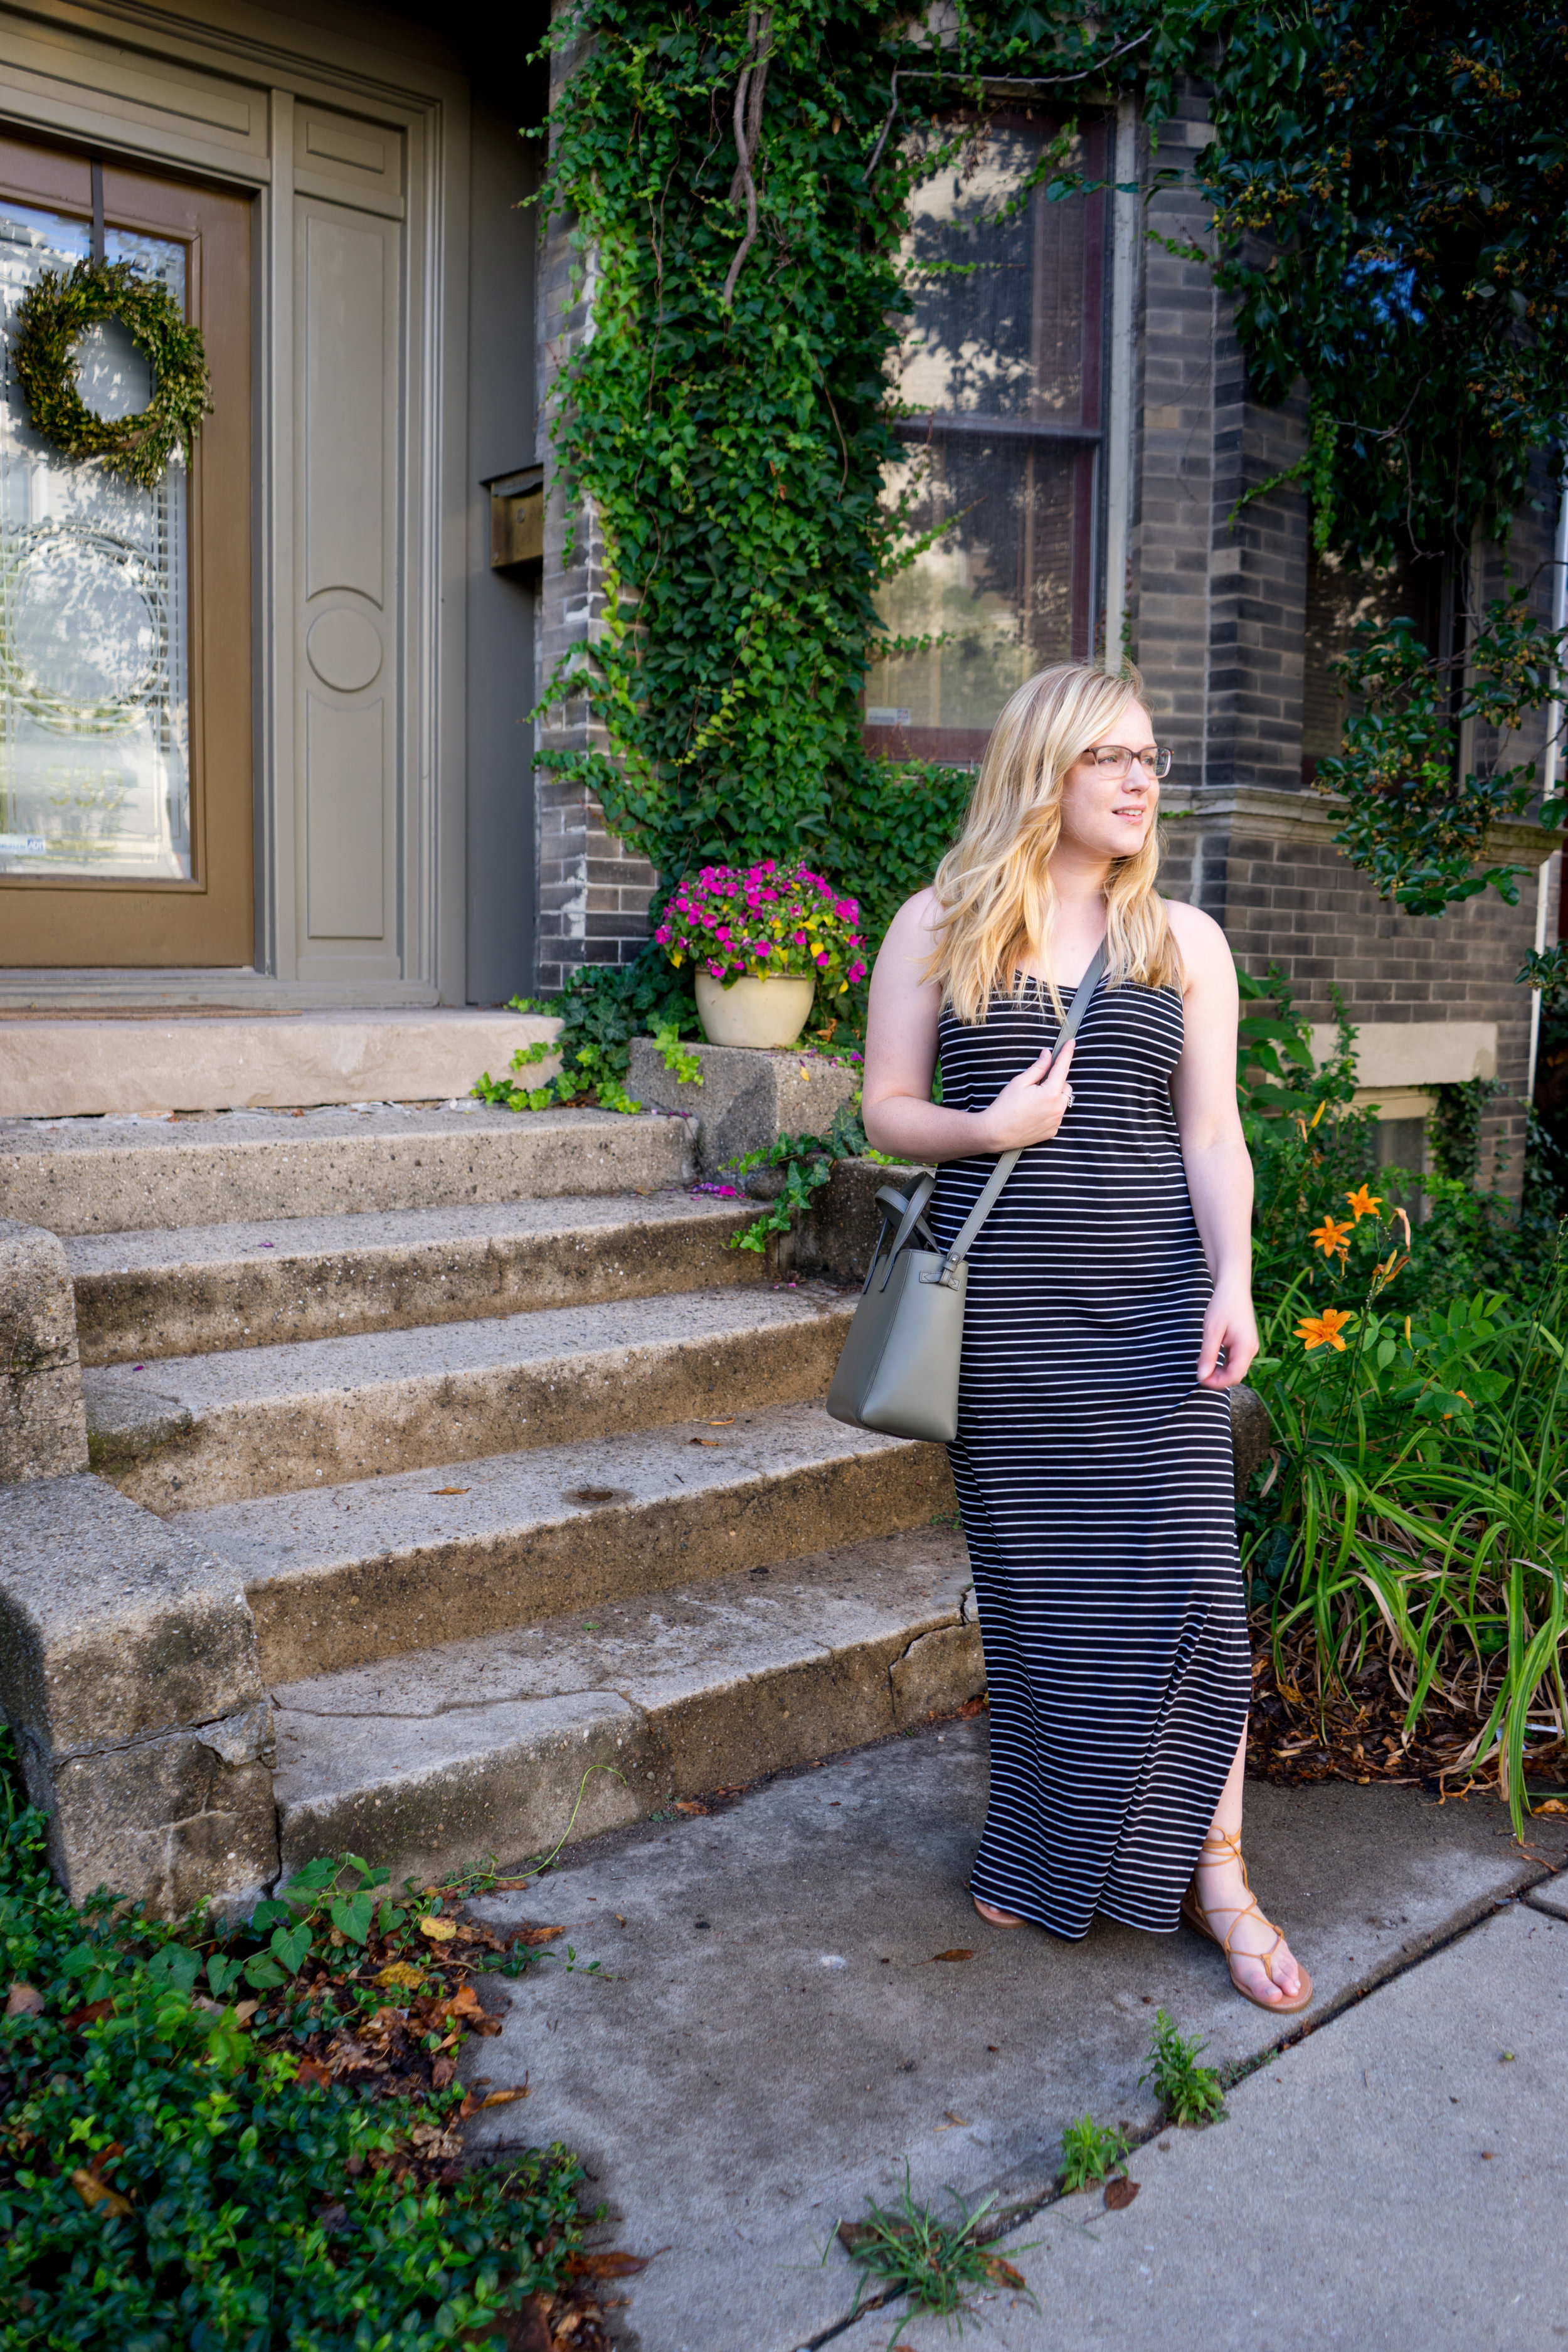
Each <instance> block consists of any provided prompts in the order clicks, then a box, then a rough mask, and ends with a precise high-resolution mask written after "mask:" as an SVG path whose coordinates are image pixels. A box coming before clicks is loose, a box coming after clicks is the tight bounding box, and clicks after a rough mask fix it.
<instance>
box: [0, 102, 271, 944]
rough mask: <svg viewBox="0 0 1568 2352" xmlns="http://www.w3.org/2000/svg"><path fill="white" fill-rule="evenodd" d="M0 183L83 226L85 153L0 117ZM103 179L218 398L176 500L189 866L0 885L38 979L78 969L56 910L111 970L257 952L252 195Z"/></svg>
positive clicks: (164, 181) (7, 928) (0, 879)
mask: <svg viewBox="0 0 1568 2352" xmlns="http://www.w3.org/2000/svg"><path fill="white" fill-rule="evenodd" d="M0 142H3V143H0V189H3V190H4V191H5V193H6V194H8V195H10V196H12V197H14V198H15V200H16V202H17V203H19V204H22V205H38V206H40V207H41V208H43V209H45V210H47V211H51V212H55V213H58V214H59V215H62V216H63V217H65V218H66V219H75V220H78V221H87V222H90V220H91V218H92V210H93V196H92V178H91V164H90V162H89V157H88V155H87V153H86V152H85V151H83V150H80V149H72V148H67V147H65V146H63V145H60V144H57V143H55V142H49V143H47V144H45V143H42V142H36V141H34V140H28V141H26V142H24V141H22V140H20V139H18V138H16V135H15V129H14V126H12V125H9V124H7V125H5V126H4V127H3V128H0ZM101 190H102V202H103V215H104V220H105V223H106V225H107V226H108V227H110V228H111V229H114V228H129V229H140V230H143V231H145V232H146V233H148V234H149V235H151V236H158V237H163V238H165V239H168V240H169V241H171V242H173V243H176V244H179V245H182V246H183V247H184V250H185V255H186V276H185V286H186V303H187V309H188V312H189V315H190V316H191V317H192V319H194V320H196V321H198V322H199V323H200V325H201V327H202V329H203V332H204V335H205V341H206V345H207V350H208V354H209V357H210V359H211V361H212V362H213V368H214V383H215V391H216V404H215V407H214V411H213V415H212V416H211V418H210V420H209V421H208V422H207V423H206V425H205V428H204V430H203V431H202V432H201V433H200V434H199V435H198V436H197V438H196V444H195V451H194V453H193V462H192V464H191V466H190V468H189V471H188V475H187V492H186V506H185V534H184V535H185V551H184V556H185V564H186V582H187V589H186V606H187V611H188V614H189V622H188V626H189V644H188V649H187V650H188V662H187V672H186V676H187V686H186V691H187V694H188V697H189V702H188V716H189V753H190V796H191V873H190V875H189V876H188V877H178V878H176V877H141V876H127V875H104V874H93V873H90V872H89V873H82V874H40V875H28V874H26V873H20V874H17V873H11V874H6V875H3V876H0V938H5V940H6V941H7V943H8V946H12V947H13V952H14V953H15V957H16V961H17V962H19V963H26V961H28V960H29V957H30V956H31V957H32V958H35V959H36V960H37V964H38V967H39V968H40V969H45V970H48V969H57V968H59V967H61V966H62V965H63V966H68V965H69V964H71V963H73V962H75V963H80V962H82V961H84V959H83V958H82V957H81V956H80V955H72V954H71V953H70V952H69V951H67V952H66V953H64V954H61V953H59V952H58V951H55V950H56V944H57V939H58V929H59V926H60V920H61V918H62V917H63V918H65V919H67V920H68V921H70V922H71V923H72V924H73V927H74V929H75V930H76V932H77V934H78V939H79V938H80V935H81V934H82V933H83V932H84V931H85V932H86V933H87V935H88V937H89V939H91V938H96V939H97V940H98V944H99V949H100V955H101V957H102V958H103V959H105V960H110V959H112V961H114V962H115V963H116V964H117V965H119V966H121V968H125V969H132V970H134V969H137V968H145V967H146V966H148V965H154V966H155V965H158V964H174V965H178V964H190V963H194V962H196V961H205V962H206V963H208V964H223V963H229V964H232V963H234V962H236V961H239V960H240V959H241V958H248V957H249V956H251V955H252V954H253V953H254V943H253V939H252V928H253V901H254V885H253V854H252V853H253V840H252V836H253V833H254V829H255V828H254V815H253V802H254V786H253V775H252V769H253V761H252V739H253V734H254V730H253V727H252V723H251V698H252V680H251V675H250V668H251V657H252V650H253V637H254V631H253V628H252V625H251V615H250V603H251V597H252V594H253V593H254V584H255V583H254V571H255V566H254V563H253V562H252V558H251V549H250V531H251V523H252V513H251V504H252V502H251V499H250V495H249V484H250V463H251V460H250V405H251V403H250V384H251V378H252V373H253V369H252V362H251V348H250V341H251V329H252V324H253V320H252V306H251V303H250V299H249V287H248V275H249V265H250V258H251V252H250V248H251V246H252V244H253V242H254V239H253V236H252V231H251V220H250V215H251V212H252V209H253V205H254V202H255V199H254V196H253V194H251V192H250V191H249V190H240V189H234V188H224V189H217V190H214V189H212V188H211V187H210V185H204V184H201V183H196V182H193V181H192V180H191V178H190V177H189V175H188V174H184V173H182V174H179V175H178V176H176V175H174V174H172V173H168V172H167V170H166V169H165V170H162V171H158V172H150V171H149V170H148V169H147V168H146V167H145V166H144V165H137V166H134V167H128V166H127V164H126V163H125V161H124V159H117V160H116V161H115V162H114V163H111V164H110V165H109V166H108V168H107V169H106V170H105V171H104V173H103V177H102V181H101ZM220 207H221V209H220ZM226 468H227V469H236V470H239V471H241V473H242V475H243V479H242V481H241V482H240V483H239V484H238V485H237V488H235V490H234V492H233V494H232V496H231V497H229V498H228V499H225V498H224V496H223V492H222V488H221V487H220V485H221V482H222V479H223V476H224V473H225V469H226ZM209 599H210V602H209ZM226 609H227V610H233V609H243V611H244V614H245V616H246V629H245V635H244V640H243V642H242V643H241V644H238V645H236V644H234V643H233V642H231V641H230V639H229V637H228V635H226V633H225V632H224V630H223V629H222V627H221V626H219V627H216V628H214V627H211V626H208V625H207V621H208V617H209V614H211V615H213V616H215V617H216V616H221V614H223V613H224V611H225V610H226ZM73 899H74V900H75V904H74V905H72V904H71V901H72V900H73ZM14 943H18V944H19V952H18V951H16V945H14ZM72 944H74V942H70V941H68V943H67V950H69V947H70V946H71V945H72ZM40 950H43V952H40ZM224 950H228V952H227V953H225V952H224Z"/></svg>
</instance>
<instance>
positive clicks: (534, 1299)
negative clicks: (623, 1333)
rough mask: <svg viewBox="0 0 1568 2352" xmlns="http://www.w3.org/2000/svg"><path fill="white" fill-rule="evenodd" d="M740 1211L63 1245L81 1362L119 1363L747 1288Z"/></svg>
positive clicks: (315, 1222) (534, 1206) (661, 1196)
mask: <svg viewBox="0 0 1568 2352" xmlns="http://www.w3.org/2000/svg"><path fill="white" fill-rule="evenodd" d="M756 1213H757V1212H756V1209H755V1206H754V1205H753V1204H752V1203H750V1202H742V1204H741V1205H740V1206H739V1207H737V1206H736V1204H735V1203H734V1202H728V1201H716V1200H710V1199H700V1200H693V1199H691V1197H690V1195H689V1193H688V1192H686V1191H685V1190H684V1189H682V1190H681V1191H679V1192H656V1193H653V1194H652V1195H651V1196H649V1197H647V1198H639V1197H638V1196H637V1194H636V1193H629V1194H622V1193H616V1192H610V1193H603V1194H597V1195H595V1194H592V1193H590V1194H588V1195H586V1196H583V1197H573V1196H570V1195H568V1196H566V1197H564V1198H559V1199H554V1200H549V1201H500V1202H486V1203H483V1204H471V1205H469V1206H468V1207H465V1208H456V1209H395V1210H386V1211H377V1210H370V1211H363V1212H361V1213H359V1214H357V1215H353V1216H342V1217H275V1218H271V1219H268V1220H266V1221H264V1222H262V1223H247V1224H226V1225H194V1226H192V1225H187V1226H182V1227H179V1228H177V1229H176V1230H174V1231H161V1230H156V1229H154V1230H153V1231H152V1232H144V1233H131V1234H71V1235H70V1236H69V1237H68V1239H67V1240H66V1242H65V1244H64V1247H65V1254H66V1263H67V1265H68V1266H69V1268H70V1272H71V1278H72V1281H73V1282H74V1284H75V1286H76V1327H77V1341H78V1345H79V1349H80V1352H81V1360H82V1362H83V1363H84V1364H130V1363H137V1362H141V1361H143V1360H150V1359H153V1358H156V1357H160V1356H195V1355H208V1354H211V1353H213V1352H214V1351H216V1350H217V1349H231V1348H241V1349H243V1348H262V1347H267V1346H268V1345H272V1344H275V1343H279V1342H284V1341H296V1340H302V1339H325V1338H327V1337H329V1336H332V1337H337V1338H347V1337H349V1336H350V1335H352V1334H353V1333H355V1332H360V1331H396V1330H403V1329H405V1328H407V1327H408V1326H409V1325H411V1324H415V1323H427V1324H428V1323H459V1322H466V1321H468V1320H470V1319H473V1318H479V1317H483V1316H493V1315H498V1314H506V1315H518V1314H524V1313H529V1312H531V1311H533V1310H534V1309H536V1308H540V1307H564V1306H567V1305H572V1306H584V1307H585V1306H594V1305H597V1304H598V1303H599V1302H600V1301H602V1300H605V1299H611V1298H639V1297H652V1296H654V1295H656V1294H657V1293H659V1292H661V1291H670V1290H691V1289H695V1288H696V1287H697V1286H698V1285H699V1284H702V1285H705V1286H713V1285H717V1284H748V1283H757V1282H761V1281H762V1280H763V1278H764V1276H765V1274H766V1267H765V1265H764V1263H763V1259H762V1257H760V1256H759V1255H757V1254H756V1253H755V1252H754V1251H752V1250H737V1249H731V1248H730V1247H729V1246H728V1244H729V1242H730V1240H731V1236H732V1235H734V1234H739V1233H742V1232H743V1231H744V1230H745V1227H746V1226H747V1225H748V1224H749V1223H752V1220H753V1219H754V1218H755V1216H756Z"/></svg>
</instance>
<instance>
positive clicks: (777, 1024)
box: [697, 971, 816, 1045]
mask: <svg viewBox="0 0 1568 2352" xmlns="http://www.w3.org/2000/svg"><path fill="white" fill-rule="evenodd" d="M815 995H816V981H814V980H807V979H805V978H801V979H793V978H786V979H783V980H735V981H731V983H730V985H729V987H728V988H726V987H725V986H724V983H723V982H722V981H718V980H715V979H714V977H713V975H712V973H711V972H708V971H700V972H699V973H698V975H697V1017H698V1019H699V1020H700V1022H701V1024H702V1034H703V1035H704V1036H705V1037H706V1038H707V1040H708V1043H709V1044H710V1045H794V1044H795V1039H796V1038H797V1037H798V1036H799V1035H800V1033H801V1031H802V1030H803V1029H804V1028H805V1024H806V1018H807V1015H808V1014H809V1013H810V1011H811V1000H812V998H813V997H814V996H815Z"/></svg>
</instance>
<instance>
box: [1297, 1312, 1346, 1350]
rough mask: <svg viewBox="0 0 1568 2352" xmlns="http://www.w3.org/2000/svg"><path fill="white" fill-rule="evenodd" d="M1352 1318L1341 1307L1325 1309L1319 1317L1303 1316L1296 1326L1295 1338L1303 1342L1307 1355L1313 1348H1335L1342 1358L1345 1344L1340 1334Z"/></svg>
mask: <svg viewBox="0 0 1568 2352" xmlns="http://www.w3.org/2000/svg"><path fill="white" fill-rule="evenodd" d="M1353 1319H1354V1318H1352V1316H1350V1315H1349V1314H1347V1313H1346V1311H1345V1309H1344V1308H1343V1307H1324V1309H1323V1311H1322V1313H1321V1315H1305V1316H1303V1317H1302V1318H1301V1320H1300V1323H1298V1324H1297V1326H1296V1337H1297V1338H1298V1339H1302V1340H1305V1342H1306V1347H1307V1353H1308V1354H1309V1355H1310V1354H1311V1352H1312V1350H1313V1349H1314V1348H1337V1349H1339V1351H1340V1353H1341V1355H1343V1354H1344V1351H1345V1343H1344V1341H1343V1340H1342V1339H1341V1337H1340V1333H1341V1332H1342V1330H1343V1329H1344V1328H1345V1325H1346V1324H1347V1323H1349V1322H1351V1321H1352V1320H1353Z"/></svg>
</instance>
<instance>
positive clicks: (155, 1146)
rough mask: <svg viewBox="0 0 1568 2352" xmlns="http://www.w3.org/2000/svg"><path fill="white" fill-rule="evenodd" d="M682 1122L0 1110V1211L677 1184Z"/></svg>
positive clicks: (152, 1224) (337, 1210) (97, 1220)
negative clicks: (70, 1114)
mask: <svg viewBox="0 0 1568 2352" xmlns="http://www.w3.org/2000/svg"><path fill="white" fill-rule="evenodd" d="M692 1164H693V1163H692V1156H691V1146H690V1140H689V1136H688V1133H687V1128H686V1122H685V1120H684V1119H679V1118H660V1117H659V1116H658V1114H657V1113H652V1112H649V1113H647V1114H645V1115H643V1116H641V1117H638V1118H623V1117H622V1116H621V1115H620V1114H619V1113H618V1112H616V1111H606V1110H541V1111H521V1112H516V1111H506V1110H492V1109H490V1108H489V1107H488V1106H486V1105H484V1104H480V1103H471V1104H468V1106H466V1107H463V1108H447V1109H445V1110H406V1109H399V1108H396V1107H395V1105H392V1104H388V1103H367V1104H364V1105H363V1106H362V1107H360V1108H350V1109H346V1110H308V1111H300V1112H298V1113H288V1112H275V1111H226V1112H216V1113H214V1114H213V1115H212V1116H211V1117H203V1118H177V1119H176V1118H167V1119H138V1118H83V1119H76V1118H72V1119H0V1216H6V1217H15V1218H16V1219H17V1220H18V1221H19V1223H22V1224H25V1225H47V1226H48V1227H49V1228H50V1229H51V1230H52V1231H53V1232H55V1233H57V1234H122V1233H132V1232H135V1231H138V1230H148V1229H153V1228H156V1229H158V1230H160V1231H165V1232H166V1231H168V1230H169V1229H170V1228H171V1227H174V1226H178V1225H216V1224H222V1223H227V1222H229V1221H231V1220H233V1219H237V1218H239V1219H246V1220H251V1219H256V1218H265V1217H333V1216H341V1215H343V1214H345V1213H350V1212H353V1211H359V1210H367V1209H380V1210H388V1209H435V1208H453V1207H458V1206H459V1205H461V1204H463V1203H466V1202H487V1201H521V1200H543V1199H547V1198H549V1197H551V1196H552V1195H561V1194H580V1193H584V1192H658V1191H659V1190H661V1189H662V1188H663V1187H665V1186H667V1185H670V1184H679V1183H680V1182H681V1181H690V1170H691V1167H692Z"/></svg>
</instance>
